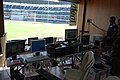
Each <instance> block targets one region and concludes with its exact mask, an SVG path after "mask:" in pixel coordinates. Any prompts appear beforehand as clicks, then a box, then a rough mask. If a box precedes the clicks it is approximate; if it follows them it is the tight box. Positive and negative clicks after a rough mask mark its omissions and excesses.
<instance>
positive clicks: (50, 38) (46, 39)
mask: <svg viewBox="0 0 120 80" xmlns="http://www.w3.org/2000/svg"><path fill="white" fill-rule="evenodd" d="M44 39H45V41H46V44H49V43H53V41H54V38H53V37H45V38H44Z"/></svg>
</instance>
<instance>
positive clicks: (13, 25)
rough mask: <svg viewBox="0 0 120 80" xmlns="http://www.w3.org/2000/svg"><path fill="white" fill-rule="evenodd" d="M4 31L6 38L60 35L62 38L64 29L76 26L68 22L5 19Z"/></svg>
mask: <svg viewBox="0 0 120 80" xmlns="http://www.w3.org/2000/svg"><path fill="white" fill-rule="evenodd" d="M4 25H5V32H7V40H12V39H27V38H28V37H39V38H43V37H62V38H64V35H65V29H75V28H76V26H69V24H53V23H42V22H29V21H12V20H5V21H4Z"/></svg>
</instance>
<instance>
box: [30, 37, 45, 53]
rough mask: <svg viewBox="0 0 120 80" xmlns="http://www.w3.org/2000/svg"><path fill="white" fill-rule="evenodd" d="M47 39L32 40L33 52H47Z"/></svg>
mask: <svg viewBox="0 0 120 80" xmlns="http://www.w3.org/2000/svg"><path fill="white" fill-rule="evenodd" d="M45 44H46V43H45V39H38V40H31V52H40V51H45Z"/></svg>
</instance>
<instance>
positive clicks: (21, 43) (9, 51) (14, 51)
mask: <svg viewBox="0 0 120 80" xmlns="http://www.w3.org/2000/svg"><path fill="white" fill-rule="evenodd" d="M25 41H26V40H12V41H8V42H7V43H6V58H8V57H12V59H16V55H18V54H20V53H22V52H24V51H25V50H24V48H25Z"/></svg>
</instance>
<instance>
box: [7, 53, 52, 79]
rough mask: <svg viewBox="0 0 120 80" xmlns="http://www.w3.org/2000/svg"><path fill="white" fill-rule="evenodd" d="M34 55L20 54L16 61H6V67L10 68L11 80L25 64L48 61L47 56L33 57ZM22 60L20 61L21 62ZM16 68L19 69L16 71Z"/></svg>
mask: <svg viewBox="0 0 120 80" xmlns="http://www.w3.org/2000/svg"><path fill="white" fill-rule="evenodd" d="M33 55H34V53H29V54H28V53H27V54H21V55H19V56H18V60H11V59H10V58H8V59H7V66H8V67H10V74H11V80H14V78H15V72H16V71H18V72H19V71H20V70H21V69H23V68H24V67H25V66H26V65H27V64H29V63H33V62H36V61H44V60H48V59H50V58H49V57H48V56H47V55H46V56H45V55H40V56H33ZM21 59H22V61H21ZM16 67H19V68H17V69H16Z"/></svg>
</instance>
